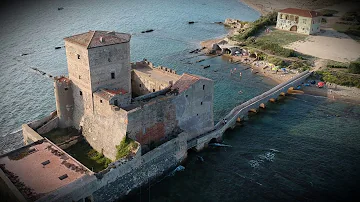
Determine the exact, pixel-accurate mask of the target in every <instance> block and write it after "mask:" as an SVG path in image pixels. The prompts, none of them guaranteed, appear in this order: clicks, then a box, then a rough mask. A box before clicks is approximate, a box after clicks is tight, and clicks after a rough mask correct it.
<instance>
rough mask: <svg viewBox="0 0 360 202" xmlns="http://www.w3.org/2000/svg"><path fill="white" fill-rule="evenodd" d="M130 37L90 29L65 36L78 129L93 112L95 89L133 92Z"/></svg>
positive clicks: (75, 121) (75, 119)
mask: <svg viewBox="0 0 360 202" xmlns="http://www.w3.org/2000/svg"><path fill="white" fill-rule="evenodd" d="M130 38H131V36H130V35H129V34H124V33H118V32H107V31H89V32H86V33H83V34H78V35H74V36H70V37H67V38H65V39H64V40H65V48H66V58H67V64H68V72H69V79H70V80H71V82H72V94H73V100H74V110H73V126H74V127H75V128H78V129H80V127H81V126H82V119H83V116H84V115H85V114H92V113H93V108H94V103H93V93H94V92H95V91H97V90H99V89H101V88H107V89H122V90H124V91H126V92H131V66H130V43H129V42H130Z"/></svg>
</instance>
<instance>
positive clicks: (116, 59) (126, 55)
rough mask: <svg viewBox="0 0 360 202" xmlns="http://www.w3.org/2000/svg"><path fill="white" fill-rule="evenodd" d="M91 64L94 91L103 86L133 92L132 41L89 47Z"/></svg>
mask: <svg viewBox="0 0 360 202" xmlns="http://www.w3.org/2000/svg"><path fill="white" fill-rule="evenodd" d="M89 64H90V75H91V88H92V91H93V92H95V91H96V90H98V89H99V88H101V87H111V88H122V89H124V90H126V91H127V92H131V81H130V78H131V67H130V43H121V44H116V45H111V46H102V47H97V48H91V49H89ZM112 73H113V76H114V78H112V75H111V74H112Z"/></svg>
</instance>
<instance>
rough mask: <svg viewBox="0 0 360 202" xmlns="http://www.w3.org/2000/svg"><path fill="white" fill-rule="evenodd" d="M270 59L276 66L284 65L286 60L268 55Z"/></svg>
mask: <svg viewBox="0 0 360 202" xmlns="http://www.w3.org/2000/svg"><path fill="white" fill-rule="evenodd" d="M268 61H269V62H270V63H272V64H274V65H275V66H284V65H285V61H284V60H282V59H280V58H276V57H271V56H269V57H268Z"/></svg>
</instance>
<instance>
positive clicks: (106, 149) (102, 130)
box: [82, 103, 128, 161]
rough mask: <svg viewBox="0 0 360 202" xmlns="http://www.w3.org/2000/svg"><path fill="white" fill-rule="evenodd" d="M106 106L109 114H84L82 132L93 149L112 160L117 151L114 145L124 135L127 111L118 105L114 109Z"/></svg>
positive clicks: (118, 142) (117, 143)
mask: <svg viewBox="0 0 360 202" xmlns="http://www.w3.org/2000/svg"><path fill="white" fill-rule="evenodd" d="M102 104H104V105H106V104H105V103H102ZM106 107H107V108H109V109H111V111H106V113H109V114H104V113H101V114H99V113H94V114H91V115H86V116H84V119H83V130H82V134H83V136H84V137H85V138H86V140H87V141H88V142H89V144H90V145H91V146H92V147H93V148H94V149H95V150H97V151H98V152H102V153H103V154H104V155H105V156H106V157H107V158H109V159H111V160H113V161H114V160H115V159H116V153H117V149H116V145H119V144H120V142H121V140H123V138H124V137H125V135H126V131H127V123H128V119H127V112H126V111H124V110H122V109H120V108H118V107H116V108H117V109H118V111H116V109H115V108H113V107H112V106H111V105H107V106H106Z"/></svg>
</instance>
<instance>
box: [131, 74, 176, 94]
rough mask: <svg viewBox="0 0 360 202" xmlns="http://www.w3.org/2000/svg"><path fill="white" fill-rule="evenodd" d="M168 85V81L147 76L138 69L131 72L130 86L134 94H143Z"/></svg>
mask: <svg viewBox="0 0 360 202" xmlns="http://www.w3.org/2000/svg"><path fill="white" fill-rule="evenodd" d="M168 86H169V83H167V82H164V81H159V80H157V79H154V78H152V77H149V76H148V75H147V74H144V73H142V72H140V71H138V70H133V71H132V73H131V88H132V92H133V93H134V94H135V95H145V94H148V93H152V92H155V91H159V90H162V89H164V88H166V87H168Z"/></svg>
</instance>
